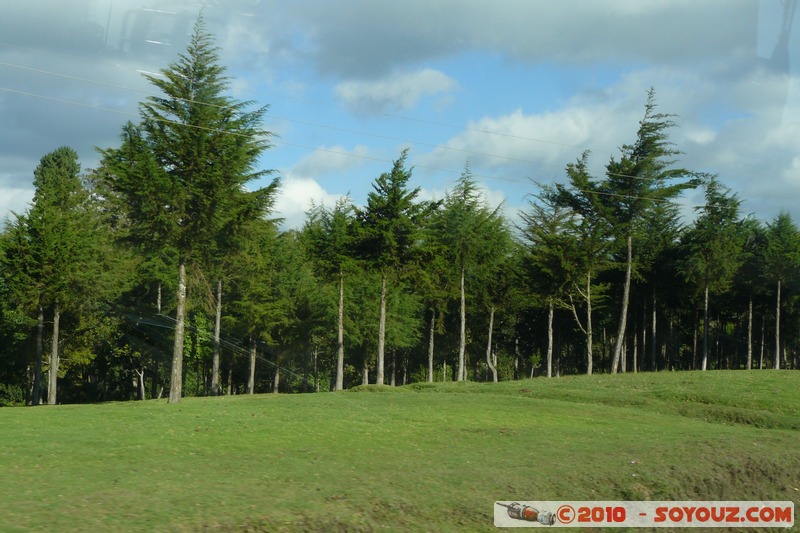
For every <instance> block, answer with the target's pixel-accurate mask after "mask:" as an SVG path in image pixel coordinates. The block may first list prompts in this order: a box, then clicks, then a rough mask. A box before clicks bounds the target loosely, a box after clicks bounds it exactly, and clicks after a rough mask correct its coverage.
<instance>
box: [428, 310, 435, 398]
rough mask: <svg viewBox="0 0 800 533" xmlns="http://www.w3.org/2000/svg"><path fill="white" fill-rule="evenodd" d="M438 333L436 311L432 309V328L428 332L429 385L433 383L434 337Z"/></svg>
mask: <svg viewBox="0 0 800 533" xmlns="http://www.w3.org/2000/svg"><path fill="white" fill-rule="evenodd" d="M435 333H436V310H435V309H431V328H430V331H429V332H428V383H433V336H434V334H435Z"/></svg>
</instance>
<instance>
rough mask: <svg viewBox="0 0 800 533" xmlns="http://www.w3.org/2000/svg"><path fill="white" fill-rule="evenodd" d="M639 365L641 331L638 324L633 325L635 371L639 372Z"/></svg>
mask: <svg viewBox="0 0 800 533" xmlns="http://www.w3.org/2000/svg"><path fill="white" fill-rule="evenodd" d="M638 365H639V331H638V328H637V327H636V325H635V324H634V326H633V373H634V374H636V373H637V369H636V368H637V366H638Z"/></svg>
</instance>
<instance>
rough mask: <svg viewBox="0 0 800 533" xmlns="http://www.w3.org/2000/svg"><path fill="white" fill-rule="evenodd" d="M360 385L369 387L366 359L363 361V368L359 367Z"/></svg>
mask: <svg viewBox="0 0 800 533" xmlns="http://www.w3.org/2000/svg"><path fill="white" fill-rule="evenodd" d="M361 384H362V385H369V367H368V366H367V361H366V359H365V360H364V366H363V367H361Z"/></svg>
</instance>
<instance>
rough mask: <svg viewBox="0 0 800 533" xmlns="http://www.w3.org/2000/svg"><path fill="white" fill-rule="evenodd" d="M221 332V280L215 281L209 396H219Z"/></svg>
mask: <svg viewBox="0 0 800 533" xmlns="http://www.w3.org/2000/svg"><path fill="white" fill-rule="evenodd" d="M221 331H222V280H221V279H220V280H217V302H216V308H215V309H214V358H213V359H212V363H211V395H212V396H218V395H219V351H220V333H221Z"/></svg>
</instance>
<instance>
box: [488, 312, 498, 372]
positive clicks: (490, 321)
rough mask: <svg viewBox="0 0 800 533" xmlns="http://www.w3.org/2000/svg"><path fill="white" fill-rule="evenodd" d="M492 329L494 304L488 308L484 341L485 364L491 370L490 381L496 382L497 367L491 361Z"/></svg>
mask: <svg viewBox="0 0 800 533" xmlns="http://www.w3.org/2000/svg"><path fill="white" fill-rule="evenodd" d="M493 330H494V306H492V307H491V309H490V310H489V341H488V342H487V343H486V364H487V365H488V366H489V370H491V371H492V381H493V382H494V383H497V368H496V367H495V366H494V364H493V363H492V331H493Z"/></svg>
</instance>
